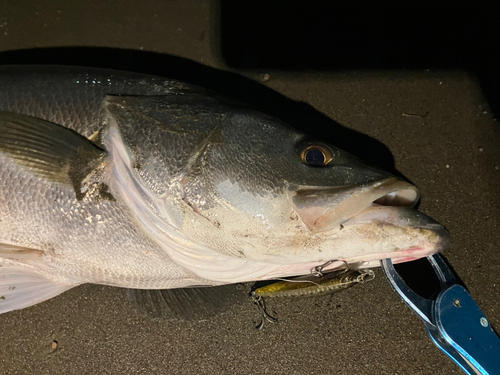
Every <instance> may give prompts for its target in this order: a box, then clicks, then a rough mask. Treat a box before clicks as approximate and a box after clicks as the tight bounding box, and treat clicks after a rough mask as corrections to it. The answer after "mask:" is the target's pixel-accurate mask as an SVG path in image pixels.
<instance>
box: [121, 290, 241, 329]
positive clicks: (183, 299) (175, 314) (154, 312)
mask: <svg viewBox="0 0 500 375" xmlns="http://www.w3.org/2000/svg"><path fill="white" fill-rule="evenodd" d="M246 289H248V291H247V290H246ZM248 292H249V288H246V287H245V286H244V285H243V284H230V285H221V286H211V287H199V288H183V289H157V290H154V289H153V290H143V289H128V291H127V296H128V298H129V300H130V301H131V302H132V303H133V304H134V305H136V306H137V308H138V309H139V311H141V312H142V313H146V314H147V315H149V316H151V317H153V318H160V317H161V318H170V319H176V320H204V319H209V318H212V317H214V316H216V315H219V314H222V313H223V312H225V311H227V310H229V308H230V307H231V306H233V305H237V304H241V303H244V302H245V301H247V300H248Z"/></svg>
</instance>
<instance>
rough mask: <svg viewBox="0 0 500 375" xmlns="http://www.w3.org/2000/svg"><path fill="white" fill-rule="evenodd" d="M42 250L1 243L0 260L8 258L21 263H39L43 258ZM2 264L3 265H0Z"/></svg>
mask: <svg viewBox="0 0 500 375" xmlns="http://www.w3.org/2000/svg"><path fill="white" fill-rule="evenodd" d="M43 254H44V252H43V251H42V250H36V249H30V248H28V247H24V246H19V245H11V244H6V243H0V258H7V259H10V260H15V261H18V262H21V263H24V262H33V261H39V260H40V258H41V257H42V256H43ZM0 264H1V263H0Z"/></svg>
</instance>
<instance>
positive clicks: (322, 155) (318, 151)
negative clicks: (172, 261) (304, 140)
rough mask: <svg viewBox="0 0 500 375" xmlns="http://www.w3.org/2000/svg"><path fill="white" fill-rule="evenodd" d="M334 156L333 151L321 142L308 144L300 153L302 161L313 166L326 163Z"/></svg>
mask: <svg viewBox="0 0 500 375" xmlns="http://www.w3.org/2000/svg"><path fill="white" fill-rule="evenodd" d="M334 156H335V155H334V153H333V151H332V150H331V149H330V148H329V147H328V146H326V145H323V144H314V145H309V146H307V147H305V148H304V149H303V150H302V151H301V153H300V157H301V159H302V161H303V162H304V163H306V164H308V165H312V166H315V167H321V166H324V165H328V163H330V162H331V161H332V160H333V158H334Z"/></svg>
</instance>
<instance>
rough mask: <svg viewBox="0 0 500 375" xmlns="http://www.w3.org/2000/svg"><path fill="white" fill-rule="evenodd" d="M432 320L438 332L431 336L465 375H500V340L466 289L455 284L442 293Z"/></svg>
mask: <svg viewBox="0 0 500 375" xmlns="http://www.w3.org/2000/svg"><path fill="white" fill-rule="evenodd" d="M433 318H434V323H435V325H436V328H437V330H436V331H438V332H435V331H434V332H433V330H431V331H429V334H430V335H431V337H432V339H433V340H434V342H435V343H436V345H437V346H438V347H439V348H440V349H442V350H443V351H444V352H445V353H446V354H448V355H449V356H450V357H451V358H452V359H453V360H454V361H455V362H456V363H457V364H458V365H459V366H460V367H462V369H463V370H464V371H465V372H467V373H468V374H471V375H474V374H484V375H500V339H499V338H498V336H497V335H496V334H495V332H494V331H493V329H492V328H491V325H490V323H489V321H488V320H487V318H486V315H485V314H484V313H483V311H482V310H481V309H480V308H479V306H478V305H477V303H476V302H475V301H474V299H473V298H472V297H471V295H470V294H469V292H467V290H466V289H465V288H464V287H462V286H460V285H453V286H451V287H449V288H447V289H444V290H443V291H441V293H440V294H439V295H438V297H437V299H436V302H435V306H434V316H433ZM439 335H440V336H441V337H439ZM443 339H444V342H443Z"/></svg>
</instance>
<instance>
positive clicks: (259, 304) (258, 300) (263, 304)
mask: <svg viewBox="0 0 500 375" xmlns="http://www.w3.org/2000/svg"><path fill="white" fill-rule="evenodd" d="M252 299H253V302H254V303H255V304H256V305H257V307H258V308H259V311H260V315H261V318H260V323H259V324H257V325H256V326H255V329H257V330H261V329H262V327H264V321H266V320H267V321H268V322H270V323H276V322H277V321H278V319H277V318H275V317H273V316H271V315H269V313H268V312H267V310H266V302H265V301H264V298H262V297H261V296H258V297H256V296H255V293H253V292H252Z"/></svg>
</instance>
